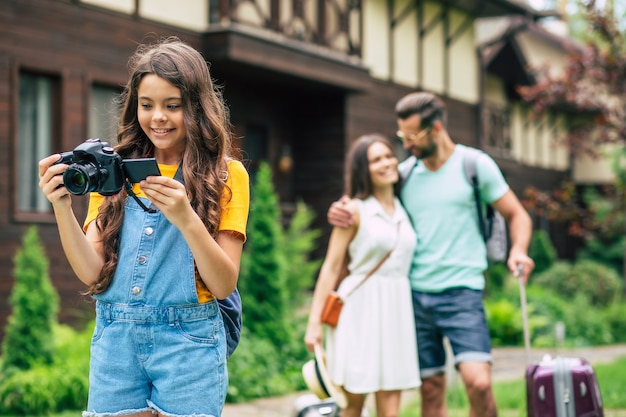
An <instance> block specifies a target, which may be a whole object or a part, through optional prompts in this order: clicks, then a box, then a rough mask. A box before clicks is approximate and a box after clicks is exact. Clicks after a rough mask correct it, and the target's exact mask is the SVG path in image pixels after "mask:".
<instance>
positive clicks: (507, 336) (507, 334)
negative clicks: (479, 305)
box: [485, 299, 523, 346]
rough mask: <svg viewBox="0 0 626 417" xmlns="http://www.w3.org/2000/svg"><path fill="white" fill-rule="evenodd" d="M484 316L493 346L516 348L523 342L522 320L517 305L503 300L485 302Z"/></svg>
mask: <svg viewBox="0 0 626 417" xmlns="http://www.w3.org/2000/svg"><path fill="white" fill-rule="evenodd" d="M485 314H486V316H487V323H488V324H489V331H490V333H491V343H492V344H493V345H494V346H516V345H519V344H520V343H521V342H522V341H523V339H522V338H521V337H522V334H523V330H522V318H521V315H520V310H519V306H518V305H514V304H512V303H511V302H510V301H508V300H504V299H500V300H497V301H489V300H486V301H485Z"/></svg>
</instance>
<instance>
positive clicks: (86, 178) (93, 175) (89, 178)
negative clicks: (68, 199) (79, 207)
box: [63, 163, 100, 195]
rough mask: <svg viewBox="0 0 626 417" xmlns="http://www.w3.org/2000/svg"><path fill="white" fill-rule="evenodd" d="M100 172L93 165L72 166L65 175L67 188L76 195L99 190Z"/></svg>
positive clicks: (64, 180) (64, 179)
mask: <svg viewBox="0 0 626 417" xmlns="http://www.w3.org/2000/svg"><path fill="white" fill-rule="evenodd" d="M99 174H100V172H99V171H98V168H97V167H96V166H95V165H94V164H92V163H82V164H78V163H76V164H72V165H70V166H69V167H68V168H67V170H66V171H65V172H64V173H63V182H64V183H65V188H67V190H68V191H69V192H70V193H72V194H74V195H83V194H87V193H89V192H92V191H96V190H97V189H98V184H99V183H100V175H99Z"/></svg>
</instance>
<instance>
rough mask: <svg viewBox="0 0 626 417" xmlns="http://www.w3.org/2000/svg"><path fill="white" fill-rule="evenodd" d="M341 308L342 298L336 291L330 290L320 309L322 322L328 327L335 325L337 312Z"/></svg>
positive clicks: (337, 317) (337, 319)
mask: <svg viewBox="0 0 626 417" xmlns="http://www.w3.org/2000/svg"><path fill="white" fill-rule="evenodd" d="M342 308H343V299H342V298H341V296H340V295H339V294H337V292H335V291H331V293H330V294H328V297H327V298H326V303H325V304H324V309H323V310H322V318H321V320H322V323H324V324H327V325H328V326H330V327H336V326H337V322H338V321H339V313H341V309H342Z"/></svg>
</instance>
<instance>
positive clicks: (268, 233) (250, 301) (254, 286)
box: [238, 163, 292, 346]
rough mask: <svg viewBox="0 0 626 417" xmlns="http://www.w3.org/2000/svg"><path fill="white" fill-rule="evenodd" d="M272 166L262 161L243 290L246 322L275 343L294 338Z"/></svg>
mask: <svg viewBox="0 0 626 417" xmlns="http://www.w3.org/2000/svg"><path fill="white" fill-rule="evenodd" d="M280 218H281V213H280V207H279V204H278V197H277V195H276V192H275V191H274V185H273V183H272V173H271V168H270V167H269V166H268V165H267V164H266V163H261V165H260V167H259V171H258V172H257V176H256V181H255V184H254V187H253V195H252V203H251V206H250V221H249V224H248V240H247V242H246V247H245V254H244V255H243V256H242V268H241V274H240V277H239V281H238V283H239V290H240V293H241V299H242V304H243V321H244V322H245V323H246V327H247V328H248V330H250V334H252V335H254V336H256V337H258V338H260V339H266V340H268V341H269V342H271V343H272V344H274V345H279V346H280V345H285V344H287V343H288V342H289V340H291V338H292V332H291V327H290V326H289V323H288V317H289V313H288V294H287V288H286V284H285V283H286V267H285V261H284V259H283V258H282V257H281V253H280V250H281V245H282V243H283V242H282V229H281V223H280Z"/></svg>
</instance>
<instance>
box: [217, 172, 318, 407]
mask: <svg viewBox="0 0 626 417" xmlns="http://www.w3.org/2000/svg"><path fill="white" fill-rule="evenodd" d="M253 191H254V194H253V204H252V205H251V212H250V222H249V226H248V241H247V242H246V246H245V248H244V252H243V254H242V258H241V273H240V277H239V290H240V292H241V297H242V302H243V324H244V329H243V332H242V336H241V343H240V345H239V347H238V348H237V350H236V351H235V353H234V354H233V356H232V357H231V358H230V360H229V362H228V369H229V376H230V381H229V388H228V396H227V399H226V400H227V401H228V402H241V401H246V400H251V399H254V398H259V397H265V396H270V395H281V394H285V393H288V392H293V391H295V390H298V389H302V388H304V381H303V379H302V365H303V364H304V363H305V361H306V360H307V359H308V357H309V353H308V351H307V350H306V346H305V344H304V330H305V328H306V319H307V317H306V314H307V313H308V311H305V310H304V308H303V305H305V304H306V303H305V298H306V297H307V296H309V293H308V290H309V289H310V288H311V286H312V285H313V283H314V282H315V275H316V273H317V270H318V268H319V265H320V263H321V261H319V260H310V259H309V258H310V255H311V252H312V251H313V249H314V248H315V240H316V239H317V238H318V237H319V235H320V232H318V231H316V230H310V225H311V223H312V221H313V218H314V215H313V213H312V212H311V211H309V209H308V208H307V207H306V205H305V204H304V203H302V202H298V204H297V206H296V211H295V213H294V214H293V216H292V217H291V221H290V222H289V224H288V225H287V226H286V229H283V227H282V224H283V221H282V219H281V213H280V208H279V204H278V197H277V195H276V193H275V191H274V188H273V184H272V178H271V170H270V168H269V166H268V165H267V164H261V167H260V169H259V171H258V173H257V176H256V180H255V185H254V189H253ZM285 223H287V222H285Z"/></svg>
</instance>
